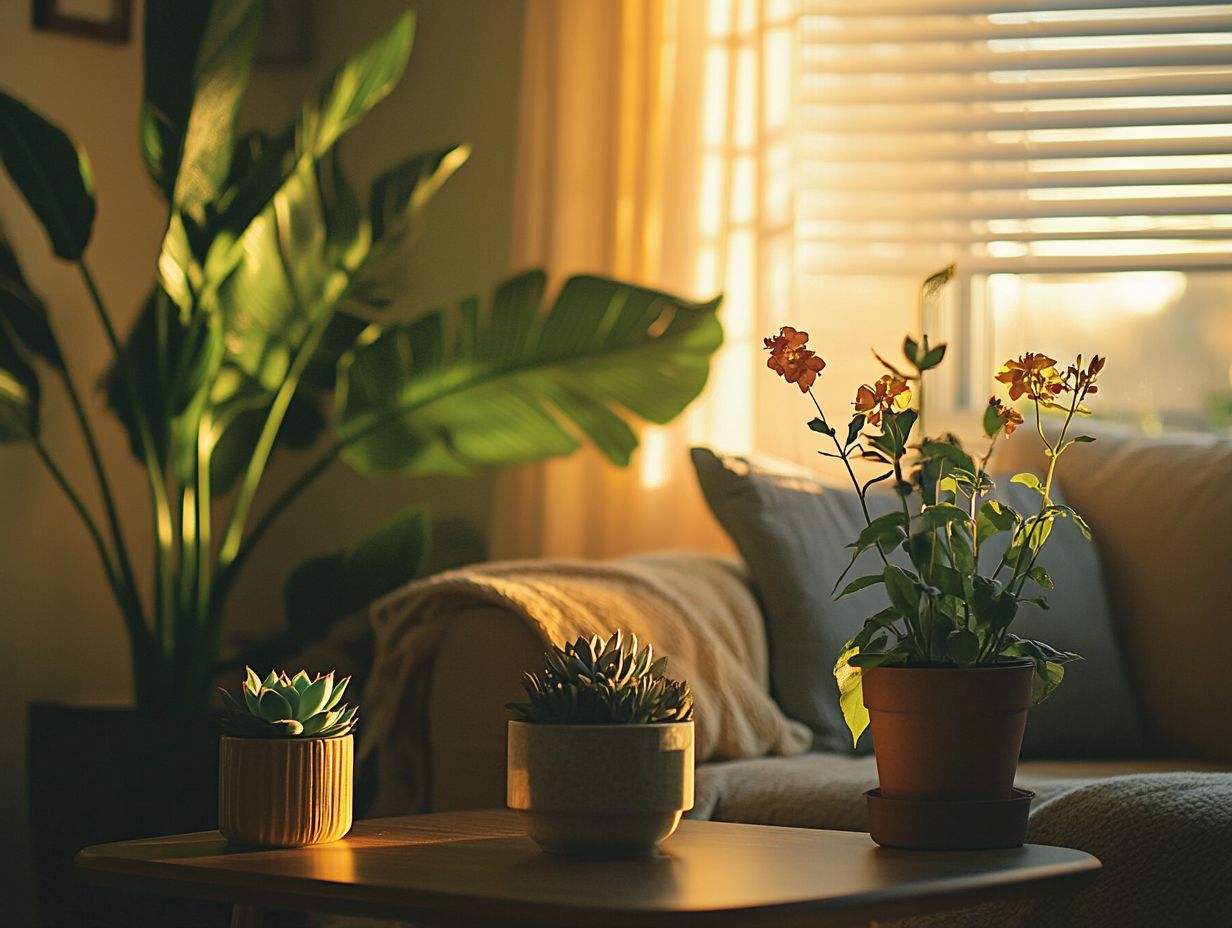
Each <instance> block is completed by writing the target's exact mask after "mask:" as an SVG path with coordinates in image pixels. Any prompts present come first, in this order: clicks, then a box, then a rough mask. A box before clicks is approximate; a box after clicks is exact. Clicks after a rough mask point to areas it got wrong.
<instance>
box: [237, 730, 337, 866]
mask: <svg viewBox="0 0 1232 928" xmlns="http://www.w3.org/2000/svg"><path fill="white" fill-rule="evenodd" d="M354 750H355V749H354V739H353V738H352V736H351V735H344V736H343V737H341V738H232V737H228V736H223V739H222V742H221V744H220V746H219V756H218V830H219V831H221V832H222V834H223V837H225V838H226V839H227V840H229V841H234V842H235V843H237V844H249V845H254V846H258V847H304V846H305V845H309V844H324V843H325V842H327V841H337V840H338V839H339V838H341V837H342V836H343V835H345V834H346V833H347V832H348V831H350V830H351V815H352V812H351V809H352V795H353V792H354V769H355V757H354Z"/></svg>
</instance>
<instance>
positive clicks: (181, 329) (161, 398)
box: [104, 288, 223, 476]
mask: <svg viewBox="0 0 1232 928" xmlns="http://www.w3.org/2000/svg"><path fill="white" fill-rule="evenodd" d="M222 355H223V350H222V332H221V329H220V327H219V325H218V321H217V320H216V319H207V318H204V317H202V318H201V319H200V320H199V324H198V325H197V326H196V327H195V328H194V327H193V326H192V325H191V324H189V323H186V322H185V320H184V318H183V316H182V315H181V314H180V312H179V311H178V310H177V309H176V307H175V306H173V305H172V304H171V301H170V299H169V298H168V297H167V296H166V295H165V294H164V293H162V292H161V291H159V290H158V289H157V288H155V290H154V291H153V292H152V293H151V294H150V295H149V296H148V297H147V298H146V302H145V305H144V306H143V307H142V310H141V313H140V314H139V315H138V316H137V321H136V323H135V324H134V325H133V329H132V331H131V332H130V333H129V335H128V338H127V339H126V340H125V342H124V354H123V355H122V356H121V357H120V358H119V359H117V360H116V361H114V362H113V363H112V365H111V368H110V369H109V370H108V372H107V374H106V376H105V377H104V384H105V386H106V388H107V404H108V406H109V407H110V408H111V410H112V411H113V412H114V413H115V415H116V418H118V419H119V420H120V423H121V424H122V425H123V426H124V429H125V431H126V432H127V433H128V440H129V447H130V449H131V450H132V453H133V456H134V457H136V458H137V459H138V460H141V458H142V445H141V436H140V433H139V432H138V428H137V420H136V416H135V415H134V412H133V409H132V403H131V401H130V399H129V392H128V390H127V389H125V386H124V376H123V374H122V372H121V365H129V366H130V367H131V370H132V376H133V379H134V380H135V382H136V384H137V394H138V396H139V397H140V399H141V403H142V405H143V411H144V414H145V419H146V422H147V423H148V425H149V428H150V434H151V438H152V439H153V443H154V449H155V453H156V455H157V457H158V460H159V461H160V463H163V464H166V463H168V462H170V461H173V460H174V461H175V463H176V465H177V471H178V473H179V474H180V475H181V476H183V474H184V472H185V465H184V464H183V461H182V459H183V457H184V456H185V454H187V455H188V457H189V459H190V460H189V464H188V465H187V468H188V469H189V470H191V466H192V462H191V458H192V452H186V451H184V450H183V448H181V449H180V453H179V454H178V455H176V454H173V453H172V449H171V444H172V440H173V433H175V432H176V430H177V428H179V429H180V430H181V432H180V435H179V436H177V437H179V439H180V444H181V445H184V444H187V445H188V446H189V447H190V448H191V447H193V444H192V442H193V439H192V438H191V437H190V436H186V435H184V434H183V431H184V430H187V431H190V432H195V420H194V424H186V423H177V422H176V421H175V420H176V419H177V418H178V417H180V416H181V415H182V414H183V413H184V412H185V411H186V410H187V409H188V408H189V406H190V404H192V403H193V401H194V399H196V398H197V397H199V396H201V395H203V393H204V391H206V390H207V389H209V388H210V386H211V384H212V383H213V381H214V379H215V377H216V376H217V373H218V369H219V365H220V364H221V363H222Z"/></svg>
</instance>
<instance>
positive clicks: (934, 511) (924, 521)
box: [919, 503, 971, 529]
mask: <svg viewBox="0 0 1232 928" xmlns="http://www.w3.org/2000/svg"><path fill="white" fill-rule="evenodd" d="M970 518H971V516H970V515H969V514H968V513H967V512H966V511H965V510H962V509H959V508H958V507H957V506H954V505H952V504H950V503H938V504H937V505H936V506H926V507H925V508H924V511H923V512H921V513H920V517H919V519H920V525H921V526H923V527H924V528H926V529H938V528H944V527H945V526H946V525H949V524H950V523H951V522H966V521H968V520H969V519H970Z"/></svg>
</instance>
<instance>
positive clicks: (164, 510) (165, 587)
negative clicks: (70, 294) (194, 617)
mask: <svg viewBox="0 0 1232 928" xmlns="http://www.w3.org/2000/svg"><path fill="white" fill-rule="evenodd" d="M77 269H78V270H79V271H80V272H81V277H82V279H83V280H84V281H85V284H86V288H87V289H88V290H89V291H90V296H91V298H92V300H93V302H94V308H95V310H96V312H97V315H98V319H99V322H100V323H101V324H102V326H103V331H104V332H105V333H106V335H107V341H108V342H109V343H110V344H111V349H112V352H113V353H114V355H115V359H116V363H117V364H118V365H119V368H120V375H121V377H122V378H123V381H124V386H125V390H126V391H127V393H128V400H129V403H130V404H131V405H132V410H133V418H134V419H135V420H136V422H137V432H138V435H139V437H140V443H141V453H142V461H143V463H144V464H145V470H146V477H147V479H148V482H149V487H150V498H151V501H152V503H153V509H154V537H155V540H156V546H155V548H156V553H155V564H154V566H155V571H154V588H155V597H154V628H155V634H156V637H157V640H158V642H159V644H160V646H161V653H162V656H163V657H164V659H165V658H166V657H168V656H169V655H170V654H171V653H172V652H173V651H174V648H175V641H174V634H173V629H172V625H171V622H172V620H173V616H174V614H175V595H174V590H173V589H172V587H171V583H170V576H171V572H172V571H171V552H172V549H173V547H174V540H173V526H172V520H171V507H170V503H169V501H168V499H167V487H166V485H165V484H164V483H163V472H162V466H161V465H160V463H159V460H158V453H157V451H156V449H155V447H154V439H153V436H152V434H151V432H150V423H149V421H148V420H147V418H146V413H145V408H144V407H143V406H142V404H141V391H140V389H139V388H138V385H137V378H136V375H135V373H134V372H133V369H132V367H131V365H129V364H128V363H127V360H126V357H125V354H126V353H125V351H124V347H123V346H122V345H121V344H120V340H119V338H118V337H117V336H116V331H115V328H114V327H113V326H112V324H111V316H110V315H109V314H108V312H107V307H106V304H104V302H103V296H102V293H101V292H99V289H98V285H97V284H96V283H95V281H94V275H93V274H91V273H90V268H89V265H87V264H86V261H85V258H84V257H82V258H78V259H77Z"/></svg>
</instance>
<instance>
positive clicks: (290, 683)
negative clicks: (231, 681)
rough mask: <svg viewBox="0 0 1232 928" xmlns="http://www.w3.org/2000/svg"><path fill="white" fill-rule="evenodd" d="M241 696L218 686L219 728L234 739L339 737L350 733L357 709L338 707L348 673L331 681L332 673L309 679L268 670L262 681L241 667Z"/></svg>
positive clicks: (300, 674) (303, 674) (298, 674)
mask: <svg viewBox="0 0 1232 928" xmlns="http://www.w3.org/2000/svg"><path fill="white" fill-rule="evenodd" d="M246 669H247V671H248V676H247V678H246V679H245V680H244V684H243V694H244V700H243V702H241V701H240V700H238V699H236V698H235V697H234V696H232V695H231V694H230V693H228V692H227V691H226V690H224V689H223V688H222V687H219V689H218V691H219V692H220V693H222V703H223V708H224V709H225V710H226V714H225V715H224V716H223V719H222V728H223V731H224V732H225V733H226V734H228V735H234V736H236V737H239V738H341V737H342V736H343V735H349V734H350V733H351V730H352V729H353V728H354V727H355V723H356V721H357V719H356V717H355V715H356V713H357V712H358V711H359V707H358V706H355V707H351V708H348V707H347V706H345V705H343V706H342V707H341V708H340V707H339V705H338V704H339V703H340V702H342V695H343V693H345V692H346V688H347V684H348V683H350V682H351V678H350V677H343V678H342V679H341V680H339V681H338V683H337V684H336V685H335V683H334V674H333V672H332V671H331V672H330V673H327V674H325V676H321V675H320V674H317V676H316V678H315V679H312V678H310V677H309V676H308V674H307V673H305V672H304V671H302V670H301V671H300V672H299V673H297V674H296V675H295V676H293V677H287V675H286V673H279V672H277V671H274V670H271V671H270V672H269V676H267V677H266V678H265V679H264V680H262V679H261V678H260V677H259V676H257V674H256V672H255V671H253V669H252V668H251V667H248V668H246Z"/></svg>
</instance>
